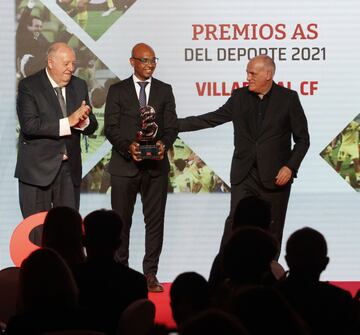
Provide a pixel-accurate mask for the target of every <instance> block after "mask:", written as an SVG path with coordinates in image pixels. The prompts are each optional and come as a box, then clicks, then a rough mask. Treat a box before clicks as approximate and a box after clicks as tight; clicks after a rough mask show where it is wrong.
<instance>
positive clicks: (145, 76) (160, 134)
mask: <svg viewBox="0 0 360 335" xmlns="http://www.w3.org/2000/svg"><path fill="white" fill-rule="evenodd" d="M157 61H158V59H157V58H156V57H155V52H154V50H153V49H152V48H151V47H150V46H149V45H146V44H144V43H139V44H136V45H135V46H134V47H133V49H132V53H131V57H130V64H131V66H132V67H133V68H134V74H133V75H132V76H131V77H129V78H127V79H125V80H123V81H121V82H120V83H117V84H114V85H112V86H111V87H110V89H109V93H108V96H107V101H106V107H105V135H106V137H107V138H108V140H109V141H110V143H111V144H112V145H113V148H112V156H111V160H110V164H109V172H110V174H111V205H112V208H113V209H114V210H115V211H117V212H118V213H119V214H120V216H121V218H122V220H123V228H122V233H121V245H120V248H119V249H118V251H117V254H116V256H115V257H116V260H117V261H118V262H121V263H122V264H125V265H128V259H129V237H130V228H131V223H132V214H133V211H134V205H135V201H136V195H137V193H140V195H141V201H142V204H143V213H144V221H145V256H144V259H143V272H144V274H145V276H146V279H147V285H148V290H149V291H150V292H162V291H163V287H162V285H161V284H160V283H159V281H158V280H157V278H156V273H157V270H158V263H159V257H160V253H161V249H162V243H163V231H164V214H165V204H166V198H167V189H168V172H169V161H168V157H167V150H168V149H169V148H170V147H171V146H172V144H173V142H174V141H175V139H176V136H177V116H176V111H175V99H174V95H173V93H172V88H171V86H170V85H168V84H165V83H163V82H161V81H159V80H157V79H155V78H153V77H152V74H153V72H154V71H155V68H156V65H157ZM144 106H151V107H153V109H154V110H155V120H154V122H155V124H156V125H157V132H156V136H155V138H154V142H155V143H156V146H157V149H158V151H157V156H156V157H155V158H156V159H143V158H142V156H141V153H140V148H139V147H140V144H139V143H138V141H137V139H136V134H137V132H138V131H139V128H140V123H141V119H140V108H141V107H144Z"/></svg>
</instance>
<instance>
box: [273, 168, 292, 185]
mask: <svg viewBox="0 0 360 335" xmlns="http://www.w3.org/2000/svg"><path fill="white" fill-rule="evenodd" d="M291 177H292V170H291V169H289V168H288V167H287V166H283V167H282V168H281V169H280V170H279V173H278V174H277V176H276V177H275V179H276V181H275V185H277V186H284V185H285V184H287V182H288V181H289V180H290V178H291Z"/></svg>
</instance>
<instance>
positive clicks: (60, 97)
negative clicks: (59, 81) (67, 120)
mask: <svg viewBox="0 0 360 335" xmlns="http://www.w3.org/2000/svg"><path fill="white" fill-rule="evenodd" d="M54 90H55V92H56V96H57V98H58V100H59V104H60V107H61V112H62V115H63V117H67V113H66V103H65V99H64V96H63V95H62V92H61V87H54Z"/></svg>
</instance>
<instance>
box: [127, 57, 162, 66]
mask: <svg viewBox="0 0 360 335" xmlns="http://www.w3.org/2000/svg"><path fill="white" fill-rule="evenodd" d="M131 58H132V59H136V60H138V61H139V62H140V63H141V64H149V65H155V64H157V62H158V61H159V58H157V57H154V58H136V57H131Z"/></svg>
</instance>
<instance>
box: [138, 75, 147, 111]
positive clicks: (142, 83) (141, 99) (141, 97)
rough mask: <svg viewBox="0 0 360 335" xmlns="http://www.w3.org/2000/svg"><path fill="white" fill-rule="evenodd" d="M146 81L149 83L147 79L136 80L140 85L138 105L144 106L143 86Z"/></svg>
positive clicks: (144, 93)
mask: <svg viewBox="0 0 360 335" xmlns="http://www.w3.org/2000/svg"><path fill="white" fill-rule="evenodd" d="M148 83H149V82H148V81H138V84H139V85H140V94H139V103H140V107H143V106H146V92H145V87H146V85H147V84H148Z"/></svg>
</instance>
